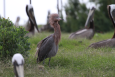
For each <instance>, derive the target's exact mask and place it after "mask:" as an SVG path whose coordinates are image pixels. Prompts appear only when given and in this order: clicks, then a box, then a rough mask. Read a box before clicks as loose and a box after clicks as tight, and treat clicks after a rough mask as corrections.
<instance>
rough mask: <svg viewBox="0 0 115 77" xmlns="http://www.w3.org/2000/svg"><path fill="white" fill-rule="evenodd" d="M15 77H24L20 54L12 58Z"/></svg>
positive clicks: (22, 59) (22, 61)
mask: <svg viewBox="0 0 115 77" xmlns="http://www.w3.org/2000/svg"><path fill="white" fill-rule="evenodd" d="M12 64H13V66H14V74H15V77H24V58H23V56H22V55H21V54H20V53H16V54H14V55H13V57H12Z"/></svg>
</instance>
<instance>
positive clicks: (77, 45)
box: [0, 32, 115, 77]
mask: <svg viewBox="0 0 115 77" xmlns="http://www.w3.org/2000/svg"><path fill="white" fill-rule="evenodd" d="M50 34H51V33H48V32H43V33H39V34H37V35H36V36H34V37H31V38H30V39H29V42H30V43H31V50H30V51H29V52H30V54H29V57H28V58H27V57H25V65H24V71H25V77H114V76H115V51H114V48H100V49H87V47H88V46H89V45H90V44H92V43H94V42H98V41H102V40H106V39H109V38H111V37H112V36H113V32H109V33H105V34H99V33H96V34H95V36H94V38H93V39H92V40H86V39H78V40H71V39H68V37H69V33H62V37H61V41H60V43H59V49H58V53H57V55H56V56H55V57H52V58H51V62H50V64H51V66H50V67H49V66H48V60H49V59H46V60H45V65H44V67H42V66H43V65H42V62H41V63H39V64H37V63H36V58H35V52H36V47H37V43H38V42H39V41H40V40H42V39H43V38H45V37H47V36H48V35H50ZM0 77H14V73H13V66H12V63H11V60H9V59H6V60H5V61H0Z"/></svg>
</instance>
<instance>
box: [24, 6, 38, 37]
mask: <svg viewBox="0 0 115 77" xmlns="http://www.w3.org/2000/svg"><path fill="white" fill-rule="evenodd" d="M26 13H27V15H28V17H29V21H28V24H27V26H26V30H27V31H29V34H32V35H34V33H35V29H34V26H35V27H36V29H37V31H38V32H39V29H38V26H37V23H36V19H35V16H34V9H33V7H32V5H26ZM27 35H28V34H27Z"/></svg>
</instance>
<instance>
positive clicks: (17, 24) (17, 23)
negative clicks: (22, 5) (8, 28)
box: [15, 16, 20, 27]
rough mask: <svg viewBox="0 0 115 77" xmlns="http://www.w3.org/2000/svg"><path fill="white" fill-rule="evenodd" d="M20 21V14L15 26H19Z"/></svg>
mask: <svg viewBox="0 0 115 77" xmlns="http://www.w3.org/2000/svg"><path fill="white" fill-rule="evenodd" d="M19 21H20V17H19V16H18V17H17V19H16V22H15V26H16V27H18V26H19Z"/></svg>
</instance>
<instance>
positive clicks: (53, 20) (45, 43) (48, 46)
mask: <svg viewBox="0 0 115 77" xmlns="http://www.w3.org/2000/svg"><path fill="white" fill-rule="evenodd" d="M60 20H61V18H59V15H58V14H51V15H50V17H49V23H50V25H51V26H52V27H53V28H54V33H53V34H52V35H50V36H48V37H46V38H45V39H43V40H42V41H40V42H39V43H38V45H37V49H38V50H37V51H36V54H38V58H37V62H41V61H43V60H44V61H45V59H46V58H49V66H50V60H51V57H53V56H55V55H56V53H57V51H58V43H59V41H60V39H61V30H60V25H59V24H58V21H60ZM44 61H43V64H44Z"/></svg>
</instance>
